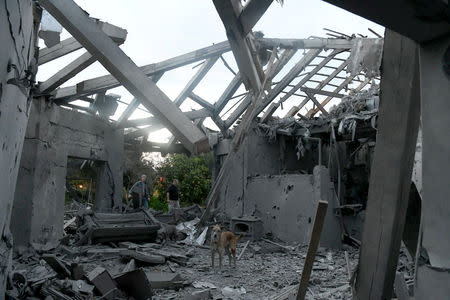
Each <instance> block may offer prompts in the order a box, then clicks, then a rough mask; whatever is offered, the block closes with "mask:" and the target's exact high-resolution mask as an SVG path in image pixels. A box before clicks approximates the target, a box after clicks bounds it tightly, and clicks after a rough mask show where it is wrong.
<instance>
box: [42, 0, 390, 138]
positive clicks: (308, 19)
mask: <svg viewBox="0 0 450 300" xmlns="http://www.w3.org/2000/svg"><path fill="white" fill-rule="evenodd" d="M76 3H77V4H78V5H80V6H81V8H83V9H84V10H86V11H87V12H88V13H89V14H90V16H91V17H93V18H98V19H101V20H102V21H106V22H109V23H111V24H114V25H117V26H120V27H122V28H125V29H126V30H127V31H128V36H127V39H126V41H125V43H124V44H123V45H122V46H121V48H122V49H123V51H124V52H125V53H126V54H127V55H128V56H129V57H131V59H133V60H134V62H135V63H136V64H137V65H138V66H140V65H145V64H149V63H154V62H158V61H161V60H164V59H168V58H171V57H173V56H176V55H180V54H183V53H186V52H189V51H193V50H196V49H198V48H202V47H206V46H209V45H212V44H213V43H218V42H221V41H224V40H226V36H225V30H224V27H223V24H222V22H221V20H220V18H219V16H218V14H217V12H216V10H215V7H214V5H213V3H212V1H211V0H164V1H162V0H158V1H156V0H127V1H125V0H95V1H93V0H76ZM369 27H370V28H371V29H373V30H375V31H376V32H378V33H379V34H383V32H384V29H383V27H381V26H379V25H377V24H374V23H373V22H370V21H368V20H365V19H363V18H361V17H359V16H356V15H354V14H351V13H349V12H347V11H344V10H342V9H340V8H337V7H335V6H332V5H330V4H327V3H326V2H323V1H319V0H285V3H284V5H283V6H281V5H280V4H279V3H277V2H275V1H274V3H273V4H272V5H271V6H270V7H269V9H268V10H267V12H266V13H265V14H264V16H263V17H262V18H261V19H260V21H259V22H258V24H256V26H255V27H254V30H260V31H262V32H263V33H264V34H265V37H276V38H307V37H310V36H322V37H325V36H326V35H325V33H326V32H325V31H324V30H323V28H330V29H333V30H336V31H340V32H343V33H346V34H352V33H361V34H363V35H368V36H369V37H374V36H373V34H371V33H370V32H369V31H368V30H367V28H369ZM68 36H69V34H68V33H67V32H63V34H62V37H61V38H62V39H64V38H67V37H68ZM41 47H44V45H43V43H41ZM84 51H85V50H78V51H76V52H74V53H72V54H69V55H66V56H65V57H63V58H60V59H58V60H55V61H53V62H50V63H48V64H45V65H43V66H41V67H39V72H38V76H37V77H38V80H39V81H44V80H45V79H47V78H48V77H50V76H51V75H52V74H54V73H55V72H57V71H58V70H59V69H61V68H62V67H63V66H64V65H65V64H67V63H69V62H70V61H72V60H73V59H75V58H76V57H78V56H79V55H81V54H82V53H83V52H84ZM225 58H226V59H227V61H228V62H229V63H230V65H232V67H233V68H234V69H235V70H237V67H236V65H235V63H234V59H233V57H232V54H231V52H230V53H228V54H227V55H225ZM294 59H295V57H294V58H293V60H294ZM194 65H195V64H193V65H190V66H186V67H183V68H180V69H177V70H174V71H171V72H167V73H166V74H164V76H163V77H162V79H161V80H160V82H159V83H158V86H159V87H160V88H161V89H162V90H163V91H164V92H165V93H166V94H167V95H168V96H169V97H170V98H171V99H174V98H175V97H176V96H177V95H178V93H179V92H180V91H181V90H182V88H183V87H184V85H185V84H186V83H187V82H188V81H189V79H190V77H191V76H192V75H193V74H194V73H195V72H196V71H197V69H192V67H193V66H194ZM107 73H108V72H107V71H106V70H105V69H104V68H103V67H102V66H101V65H100V64H99V63H95V64H93V65H92V66H90V67H89V68H87V69H86V70H84V71H83V72H82V73H80V74H79V75H78V76H76V77H74V78H73V79H71V80H70V81H69V82H67V83H66V84H64V85H63V86H68V85H73V84H76V83H78V82H80V81H82V80H85V79H89V78H92V77H97V76H100V75H104V74H107ZM232 76H233V75H232V74H231V72H229V71H228V70H227V69H226V68H225V67H224V66H223V64H222V63H221V61H220V60H219V61H218V62H217V63H216V64H215V66H214V67H213V68H212V70H211V71H210V72H209V73H208V75H207V76H206V77H205V78H204V80H203V81H202V82H201V83H200V84H199V86H198V88H197V89H195V92H196V93H197V94H199V95H200V96H202V97H203V98H204V99H206V100H208V101H210V102H211V103H214V102H215V101H216V100H217V98H218V97H219V96H220V94H221V93H222V91H223V90H224V89H225V87H226V86H227V84H228V83H229V81H230V80H231V79H232ZM241 89H242V88H241ZM109 92H112V93H115V94H120V95H122V99H121V100H123V101H124V102H127V103H128V102H130V101H131V99H132V98H133V97H132V95H131V94H129V93H128V92H127V91H126V90H125V89H124V88H116V89H114V90H110V91H109ZM230 105H231V103H230ZM181 108H182V110H184V111H186V110H190V109H198V108H200V107H199V106H198V105H197V104H196V103H194V102H192V101H190V100H187V101H185V103H184V104H183V105H182V107H181ZM124 109H125V105H120V106H119V108H118V112H117V114H116V116H115V117H117V115H119V114H120V113H121V112H122V111H123V110H124ZM226 109H227V108H225V110H226ZM142 116H145V113H143V112H142V111H138V112H137V113H136V114H134V115H133V116H132V118H136V117H142ZM206 124H207V125H210V124H211V123H210V122H207V123H206ZM169 137H170V134H168V133H167V132H166V131H165V130H162V131H159V132H156V133H154V134H152V135H151V136H150V138H151V139H152V140H158V141H165V140H167V139H168V138H169Z"/></svg>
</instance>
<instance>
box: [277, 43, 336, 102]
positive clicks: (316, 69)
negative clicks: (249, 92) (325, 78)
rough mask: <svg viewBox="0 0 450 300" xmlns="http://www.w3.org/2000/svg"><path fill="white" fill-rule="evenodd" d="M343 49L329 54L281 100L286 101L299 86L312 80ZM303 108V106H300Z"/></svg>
mask: <svg viewBox="0 0 450 300" xmlns="http://www.w3.org/2000/svg"><path fill="white" fill-rule="evenodd" d="M341 52H342V50H334V51H333V52H331V53H330V55H328V57H326V58H324V59H323V60H322V61H321V62H320V63H319V64H318V65H317V66H315V68H314V69H312V70H311V72H309V73H308V75H306V77H304V78H302V80H300V81H299V82H298V83H297V84H296V85H295V86H294V87H293V88H292V89H291V90H290V91H289V92H287V94H286V95H284V96H283V97H281V99H280V102H284V101H286V100H287V99H288V98H289V97H290V96H292V95H293V94H294V93H295V92H296V91H297V90H298V89H299V88H301V87H302V86H303V85H304V84H305V83H306V82H307V81H308V80H310V79H311V78H312V77H313V76H314V75H315V74H316V73H317V72H318V71H319V70H320V69H322V68H323V67H324V66H325V65H326V64H327V63H328V62H329V61H330V60H331V59H333V57H334V56H336V55H338V54H339V53H341ZM310 66H311V65H310ZM300 108H301V107H300Z"/></svg>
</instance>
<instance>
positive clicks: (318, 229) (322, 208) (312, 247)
mask: <svg viewBox="0 0 450 300" xmlns="http://www.w3.org/2000/svg"><path fill="white" fill-rule="evenodd" d="M327 208H328V202H327V201H319V205H318V206H317V211H316V217H315V218H314V225H313V229H312V232H311V239H310V241H309V245H308V252H306V258H305V263H304V264H303V270H302V277H301V278H300V284H299V286H298V292H297V300H304V299H305V296H306V291H307V289H308V284H309V278H310V276H311V271H312V268H313V264H314V259H315V257H316V251H317V248H318V247H319V242H320V236H321V234H322V227H323V222H324V221H325V215H326V214H327Z"/></svg>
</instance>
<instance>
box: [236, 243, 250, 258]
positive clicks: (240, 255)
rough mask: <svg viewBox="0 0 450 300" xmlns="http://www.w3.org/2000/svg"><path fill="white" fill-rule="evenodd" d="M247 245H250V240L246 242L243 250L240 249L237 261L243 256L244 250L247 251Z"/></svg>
mask: <svg viewBox="0 0 450 300" xmlns="http://www.w3.org/2000/svg"><path fill="white" fill-rule="evenodd" d="M249 243H250V240H248V241H247V243H245V245H244V249H242V251H241V253H239V256H238V258H237V260H240V259H241V257H242V255H244V252H245V249H247V247H248V244H249Z"/></svg>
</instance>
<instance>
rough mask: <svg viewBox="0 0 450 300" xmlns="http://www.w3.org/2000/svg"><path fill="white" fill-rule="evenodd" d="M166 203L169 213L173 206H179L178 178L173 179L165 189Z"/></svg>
mask: <svg viewBox="0 0 450 300" xmlns="http://www.w3.org/2000/svg"><path fill="white" fill-rule="evenodd" d="M167 204H168V205H169V213H171V212H173V210H174V209H175V208H180V198H179V195H178V179H174V180H173V182H172V184H171V185H170V186H169V188H168V189H167Z"/></svg>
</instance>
